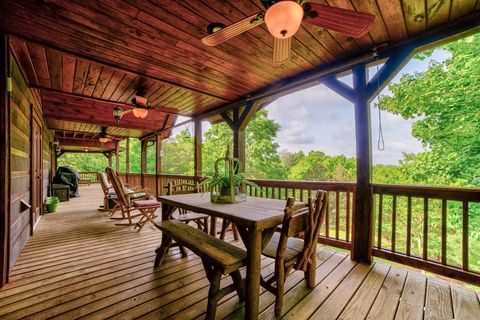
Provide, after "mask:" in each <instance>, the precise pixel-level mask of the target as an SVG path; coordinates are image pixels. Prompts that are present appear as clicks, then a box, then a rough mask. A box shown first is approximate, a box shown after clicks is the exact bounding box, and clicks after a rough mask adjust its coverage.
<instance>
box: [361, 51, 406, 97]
mask: <svg viewBox="0 0 480 320" xmlns="http://www.w3.org/2000/svg"><path fill="white" fill-rule="evenodd" d="M413 50H414V48H413V47H411V46H405V47H404V48H400V49H399V50H398V51H395V52H393V53H392V55H391V56H390V57H388V60H387V61H386V62H385V63H384V65H383V66H382V67H381V68H380V69H379V70H378V73H376V74H375V75H374V76H373V78H372V80H370V82H369V83H368V85H367V95H368V96H369V97H373V96H376V95H377V94H379V93H380V92H381V91H382V90H383V88H385V86H386V85H387V84H388V83H389V82H390V81H391V80H392V79H393V77H394V76H395V75H396V74H397V73H398V72H399V71H400V70H401V69H402V68H403V66H404V65H405V64H406V63H407V62H408V60H410V57H411V56H412V55H413ZM377 63H378V61H377Z"/></svg>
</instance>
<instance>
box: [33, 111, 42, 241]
mask: <svg viewBox="0 0 480 320" xmlns="http://www.w3.org/2000/svg"><path fill="white" fill-rule="evenodd" d="M30 114H31V117H30V205H31V209H30V236H32V235H33V230H35V227H36V226H37V224H38V222H39V221H40V218H41V216H42V215H43V199H42V198H43V140H42V130H43V127H42V120H41V118H40V116H39V115H38V113H37V111H36V109H35V106H34V105H33V104H32V103H31V104H30ZM35 125H38V128H39V132H38V138H39V139H40V152H39V154H38V153H37V152H36V151H37V150H36V147H37V145H36V143H37V140H36V137H35V130H34V126H35ZM35 161H37V162H39V165H40V168H39V179H40V183H39V188H40V190H36V183H35V182H36V181H35V180H36V179H37V177H36V176H35V172H34V169H35ZM38 195H39V196H38ZM36 202H38V203H36ZM37 207H38V208H39V210H40V214H39V219H38V220H36V221H35V219H34V218H35V211H36V209H37Z"/></svg>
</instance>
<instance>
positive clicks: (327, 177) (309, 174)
mask: <svg viewBox="0 0 480 320" xmlns="http://www.w3.org/2000/svg"><path fill="white" fill-rule="evenodd" d="M302 155H303V152H302V153H301V154H299V153H296V154H292V155H290V156H288V155H285V154H284V156H283V158H284V159H287V160H291V159H294V160H295V161H294V162H295V164H294V165H293V166H292V167H290V170H289V174H288V180H307V181H354V180H355V173H356V164H355V159H353V158H347V157H345V156H344V155H339V156H328V155H326V154H325V153H323V152H321V151H310V152H309V153H308V155H306V156H305V155H303V156H302Z"/></svg>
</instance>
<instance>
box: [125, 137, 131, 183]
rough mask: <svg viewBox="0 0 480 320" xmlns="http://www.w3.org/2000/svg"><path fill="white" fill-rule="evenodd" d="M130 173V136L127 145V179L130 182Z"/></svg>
mask: <svg viewBox="0 0 480 320" xmlns="http://www.w3.org/2000/svg"><path fill="white" fill-rule="evenodd" d="M129 173H130V138H127V141H126V146H125V181H126V183H128V174H129Z"/></svg>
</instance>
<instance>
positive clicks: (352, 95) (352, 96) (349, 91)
mask: <svg viewBox="0 0 480 320" xmlns="http://www.w3.org/2000/svg"><path fill="white" fill-rule="evenodd" d="M321 83H322V84H324V85H325V86H326V87H327V88H329V89H330V90H333V91H335V92H336V93H338V94H339V95H341V96H342V97H344V98H345V99H347V100H348V101H350V102H355V100H356V98H357V97H356V92H355V90H353V88H351V87H349V86H348V85H346V84H345V83H343V82H341V81H340V80H338V79H337V77H336V76H330V77H326V78H324V79H322V81H321Z"/></svg>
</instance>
